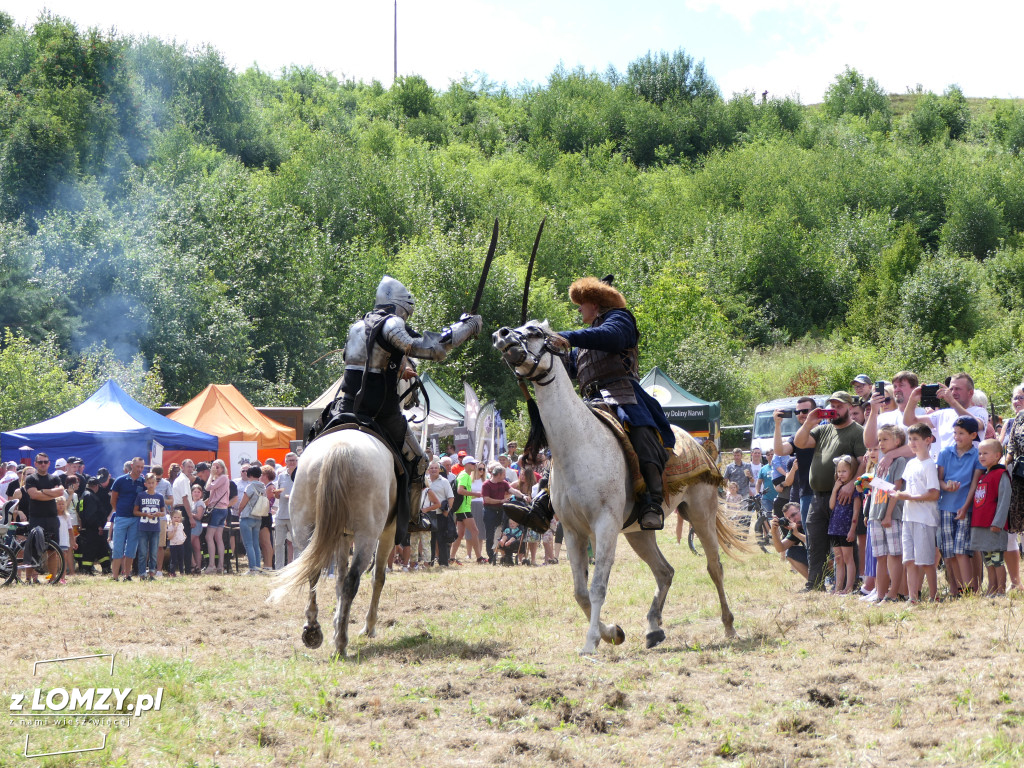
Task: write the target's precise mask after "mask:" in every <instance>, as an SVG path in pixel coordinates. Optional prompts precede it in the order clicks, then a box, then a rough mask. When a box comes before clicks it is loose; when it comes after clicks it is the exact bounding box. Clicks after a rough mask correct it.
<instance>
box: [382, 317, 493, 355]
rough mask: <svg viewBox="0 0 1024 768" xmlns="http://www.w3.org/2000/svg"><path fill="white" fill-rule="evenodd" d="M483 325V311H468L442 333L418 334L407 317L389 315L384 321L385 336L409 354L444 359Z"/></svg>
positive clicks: (428, 332)
mask: <svg viewBox="0 0 1024 768" xmlns="http://www.w3.org/2000/svg"><path fill="white" fill-rule="evenodd" d="M482 327H483V321H482V319H481V317H480V315H464V316H463V317H462V318H461V319H460V320H459V321H458V322H455V323H452V325H451V326H449V327H447V328H445V329H444V330H443V331H442V332H441V333H437V332H436V331H427V332H426V333H424V334H423V335H422V336H416V335H414V334H413V333H411V332H410V331H409V328H408V327H407V326H406V324H405V321H403V320H402V319H401V318H398V317H389V318H388V319H387V321H385V323H384V330H383V334H384V337H385V338H386V339H387V340H388V342H390V343H391V344H392V345H394V346H395V347H397V348H398V349H400V350H401V351H402V352H403V353H404V354H406V355H408V356H409V357H415V358H419V359H422V360H444V359H445V358H446V357H447V356H448V353H449V352H451V351H452V349H454V348H455V347H457V346H459V345H460V344H463V343H464V342H465V341H466V340H467V339H470V338H471V337H473V336H475V335H476V334H478V333H479V332H480V329H481V328H482Z"/></svg>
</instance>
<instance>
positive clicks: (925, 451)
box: [893, 422, 939, 605]
mask: <svg viewBox="0 0 1024 768" xmlns="http://www.w3.org/2000/svg"><path fill="white" fill-rule="evenodd" d="M907 432H908V433H909V438H910V440H909V442H910V447H911V449H912V450H913V451H914V458H912V459H911V460H910V461H908V462H907V466H906V468H905V469H904V470H903V480H902V483H901V486H902V489H901V490H899V491H896V492H895V493H894V494H893V496H894V497H895V498H896V500H897V501H903V502H905V503H904V505H903V542H902V543H903V565H904V567H905V568H906V571H907V588H908V591H909V592H910V603H911V605H916V604H917V602H918V598H919V596H920V594H921V585H922V583H923V582H924V579H925V577H927V578H928V594H929V599H930V600H932V601H934V600H935V597H936V594H937V592H938V582H937V578H936V574H935V534H936V533H937V532H938V529H939V503H938V502H939V475H938V470H937V469H936V467H935V461H934V460H933V459H932V458H931V455H930V449H931V445H932V443H933V442H934V441H935V438H934V437H933V435H932V430H931V427H930V426H928V425H927V424H923V423H921V422H918V423H916V424H914V425H912V426H911V427H910V429H908V430H907Z"/></svg>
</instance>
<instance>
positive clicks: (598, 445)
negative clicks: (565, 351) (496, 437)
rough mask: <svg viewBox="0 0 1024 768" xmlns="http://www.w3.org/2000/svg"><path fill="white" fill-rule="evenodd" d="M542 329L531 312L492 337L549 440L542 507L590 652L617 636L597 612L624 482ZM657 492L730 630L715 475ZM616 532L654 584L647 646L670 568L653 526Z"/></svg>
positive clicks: (626, 494) (603, 433)
mask: <svg viewBox="0 0 1024 768" xmlns="http://www.w3.org/2000/svg"><path fill="white" fill-rule="evenodd" d="M552 336H553V334H552V332H551V331H550V329H549V328H548V326H547V323H546V322H544V323H537V322H531V323H527V324H526V325H523V326H521V327H519V328H517V329H515V330H513V329H510V328H501V329H499V330H498V331H496V332H495V333H494V334H493V336H492V341H493V344H494V347H495V348H496V349H497V350H498V351H499V352H501V353H502V358H503V359H504V360H505V361H506V362H507V363H508V364H509V365H510V366H511V367H512V369H513V370H514V371H515V373H516V376H517V377H518V378H520V379H521V380H526V381H530V382H532V383H533V384H534V392H535V398H536V404H537V410H538V411H539V413H538V414H537V415H538V416H539V418H540V421H541V422H542V424H543V427H542V428H543V431H544V434H545V436H546V443H547V444H548V446H549V447H550V449H551V485H550V488H549V492H550V494H551V502H552V507H553V508H554V510H555V512H556V513H557V514H558V519H559V521H561V523H562V526H563V529H564V531H565V543H566V549H567V552H568V555H569V564H570V566H571V567H572V576H573V585H574V588H575V591H576V602H577V603H579V606H580V608H582V609H583V613H584V615H586V616H587V618H588V619H589V620H590V627H589V628H588V630H587V636H586V640H585V642H584V644H583V648H582V649H581V651H580V652H581V653H593V652H594V651H595V650H596V649H597V645H598V643H599V642H600V641H601V640H604V641H605V642H608V643H611V644H613V645H617V644H618V643H621V642H622V641H623V639H624V638H625V635H624V633H623V631H622V629H621V628H620V627H619V626H617V625H614V624H604V623H602V622H601V607H602V605H603V604H604V600H605V595H606V592H607V588H608V577H609V574H610V572H611V567H612V562H613V561H614V560H615V546H616V543H617V541H618V537H619V533H620V532H623V531H622V526H623V524H624V523H625V521H626V520H627V519H628V517H629V515H630V512H631V511H632V508H633V488H632V481H631V478H630V472H629V468H628V466H627V464H626V459H625V456H624V455H623V452H622V447H621V446H620V444H619V442H618V440H617V439H616V437H615V436H614V435H613V434H612V432H611V430H610V429H608V427H607V426H605V425H604V424H602V423H601V422H600V420H599V419H598V417H597V416H595V415H594V414H593V413H592V412H591V411H590V409H589V408H588V407H587V406H586V404H585V403H584V402H583V401H582V400H581V399H580V397H579V396H578V395H577V394H576V391H575V389H574V388H573V385H572V381H571V380H570V378H569V375H568V372H567V371H566V369H565V366H564V365H563V364H562V361H561V359H560V353H559V351H558V349H557V348H556V346H555V345H554V344H553V342H552ZM532 415H533V414H531V416H532ZM539 426H540V425H538V424H534V425H533V427H534V428H537V427H539ZM542 439H543V438H542ZM691 439H692V438H691ZM667 502H668V509H673V508H675V507H676V506H678V505H682V507H681V509H682V510H683V511H684V512H685V515H686V517H687V518H688V519H689V520H690V524H691V525H693V527H694V529H695V530H696V532H697V535H698V536H699V537H700V540H701V543H702V544H703V545H704V552H705V554H706V556H707V562H708V573H709V574H710V575H711V579H712V581H714V583H715V586H716V588H717V589H718V597H719V602H720V603H721V608H722V623H723V624H724V625H725V631H726V634H727V635H728V636H730V637H734V636H735V634H736V632H735V630H734V629H733V616H732V612H731V611H730V610H729V605H728V602H727V601H726V597H725V588H724V586H723V583H722V564H721V561H720V559H719V538H720V537H721V539H722V543H723V546H724V548H725V550H726V552H727V553H730V552H731V551H732V550H743V549H744V545H743V543H742V541H741V540H740V538H739V537H738V536H737V534H736V532H735V531H734V530H733V529H732V528H731V526H730V525H729V523H728V520H727V518H726V516H725V514H724V511H723V510H721V509H720V505H719V503H718V480H717V478H712V477H709V478H708V481H707V482H697V483H695V484H693V485H691V486H689V487H687V488H685V489H683V490H682V491H681V492H679V493H677V494H675V495H674V496H673V497H672V498H671V499H667ZM624 535H625V537H626V541H627V542H628V543H629V545H630V546H631V547H632V548H633V550H634V551H635V552H636V553H637V554H638V555H639V556H640V558H641V559H642V560H643V561H644V562H645V563H647V565H648V566H649V567H650V569H651V572H652V573H653V574H654V579H655V583H656V591H655V594H654V600H653V602H652V603H651V608H650V611H648V614H647V620H648V632H647V647H648V648H653V647H654V646H656V645H657V644H658V643H660V642H661V641H662V640H664V639H665V632H664V630H663V629H662V628H661V614H662V608H663V606H664V604H665V597H666V595H667V594H668V589H669V587H670V586H671V584H672V577H673V575H674V573H675V572H674V570H673V569H672V566H670V565H669V563H668V561H667V560H666V559H665V557H664V555H663V554H662V553H661V550H660V549H659V548H658V544H657V540H656V538H655V532H654V531H643V530H640V529H639V527H636V526H631V527H630V529H628V530H627V531H625V532H624ZM588 539H589V540H590V541H591V542H593V546H594V576H593V579H592V580H590V584H589V588H588V584H587V581H588V574H587V565H588V559H587V541H588Z"/></svg>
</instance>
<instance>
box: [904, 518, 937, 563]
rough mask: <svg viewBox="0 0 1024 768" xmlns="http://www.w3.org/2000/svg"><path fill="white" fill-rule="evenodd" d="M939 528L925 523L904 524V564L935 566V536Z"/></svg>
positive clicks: (906, 522) (905, 522) (907, 522)
mask: <svg viewBox="0 0 1024 768" xmlns="http://www.w3.org/2000/svg"><path fill="white" fill-rule="evenodd" d="M937 533H938V528H937V527H936V526H934V525H925V524H924V523H912V522H909V521H904V522H903V562H904V563H914V564H915V565H935V536H936V534H937Z"/></svg>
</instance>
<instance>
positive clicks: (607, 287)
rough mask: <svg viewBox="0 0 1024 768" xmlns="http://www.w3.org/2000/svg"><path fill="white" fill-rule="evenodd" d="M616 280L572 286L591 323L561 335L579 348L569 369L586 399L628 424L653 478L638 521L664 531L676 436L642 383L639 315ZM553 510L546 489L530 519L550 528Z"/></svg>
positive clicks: (586, 320)
mask: <svg viewBox="0 0 1024 768" xmlns="http://www.w3.org/2000/svg"><path fill="white" fill-rule="evenodd" d="M611 280H612V278H611V277H610V276H609V277H606V278H604V279H603V280H598V279H597V278H596V277H584V278H581V279H580V280H577V281H576V282H574V283H573V284H572V285H571V286H570V287H569V298H570V300H571V301H572V303H573V304H575V305H576V306H577V307H579V310H580V314H581V315H582V317H583V322H584V323H586V324H587V325H588V326H590V327H589V328H584V329H582V330H579V331H564V332H562V333H560V334H559V336H561V338H562V339H564V340H565V342H567V343H568V346H570V347H572V348H573V349H572V353H571V355H570V365H569V373H570V375H572V376H574V377H575V378H576V379H578V380H579V385H580V394H582V395H583V397H584V399H586V400H590V401H596V402H603V403H604V404H605V405H607V406H608V407H609V408H610V409H611V411H612V413H614V414H615V415H616V417H617V418H618V419H619V421H621V422H622V423H623V425H624V426H625V428H626V433H627V434H628V435H629V441H630V443H632V445H633V449H634V450H635V451H636V454H637V457H638V458H639V460H640V471H641V473H642V474H643V477H644V482H645V483H646V484H647V492H646V495H645V497H644V499H643V500H642V501H641V504H640V510H639V517H638V522H639V523H640V527H641V528H642V529H644V530H647V531H658V530H661V529H662V528H664V527H665V517H664V511H663V510H662V502H663V501H664V494H663V489H662V473H663V472H664V471H665V463H666V462H667V461H668V450H670V449H671V448H673V447H674V446H675V436H674V435H673V434H672V427H671V426H670V425H669V422H668V418H667V417H666V416H665V412H664V411H663V410H662V408H661V404H660V403H659V402H658V401H657V400H655V399H654V398H653V397H651V396H650V395H649V394H647V393H646V392H645V391H644V389H643V387H641V386H640V375H639V370H638V360H639V353H638V350H637V345H638V343H639V340H640V334H639V331H638V330H637V325H636V318H635V317H633V313H632V312H630V311H629V310H628V309H626V299H625V297H624V296H623V295H622V294H621V293H620V292H619V291H618V289H616V288H615V287H613V286H612V284H611ZM552 514H553V512H552V510H551V502H550V499H549V498H548V496H547V494H546V493H544V494H542V495H540V496H538V498H537V500H536V501H535V502H534V505H533V507H532V508H531V510H530V514H529V518H528V519H527V521H526V524H527V525H531V527H535V528H539V527H541V526H543V528H546V524H550V522H551V518H552ZM534 522H536V525H534ZM543 528H542V529H543Z"/></svg>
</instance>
